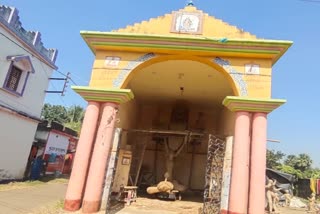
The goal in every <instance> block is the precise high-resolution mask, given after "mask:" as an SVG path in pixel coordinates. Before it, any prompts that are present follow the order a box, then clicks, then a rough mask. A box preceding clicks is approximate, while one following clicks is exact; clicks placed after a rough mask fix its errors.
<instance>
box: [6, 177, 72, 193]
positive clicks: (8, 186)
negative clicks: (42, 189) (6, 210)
mask: <svg viewBox="0 0 320 214" xmlns="http://www.w3.org/2000/svg"><path fill="white" fill-rule="evenodd" d="M46 183H68V179H67V178H52V177H44V178H41V180H37V181H23V182H10V183H8V184H0V191H8V190H14V189H24V188H31V187H36V186H40V185H43V184H46Z"/></svg>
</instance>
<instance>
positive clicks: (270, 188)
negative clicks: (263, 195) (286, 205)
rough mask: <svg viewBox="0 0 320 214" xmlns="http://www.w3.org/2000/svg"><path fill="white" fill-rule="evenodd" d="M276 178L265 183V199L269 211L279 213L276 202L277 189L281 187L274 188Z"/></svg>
mask: <svg viewBox="0 0 320 214" xmlns="http://www.w3.org/2000/svg"><path fill="white" fill-rule="evenodd" d="M276 183H277V181H276V180H271V179H269V180H268V184H267V185H266V191H267V200H268V207H269V213H279V211H278V207H277V204H278V202H279V196H278V193H277V192H278V191H279V190H280V189H281V188H279V189H277V188H276Z"/></svg>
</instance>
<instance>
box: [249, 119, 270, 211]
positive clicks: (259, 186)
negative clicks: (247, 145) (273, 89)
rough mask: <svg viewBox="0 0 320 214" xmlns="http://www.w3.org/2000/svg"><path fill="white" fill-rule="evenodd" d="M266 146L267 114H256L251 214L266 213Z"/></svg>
mask: <svg viewBox="0 0 320 214" xmlns="http://www.w3.org/2000/svg"><path fill="white" fill-rule="evenodd" d="M266 144H267V114H266V113H254V115H253V120H252V141H251V164H250V165H251V166H250V193H249V214H256V213H264V208H265V178H266V150H267V145H266Z"/></svg>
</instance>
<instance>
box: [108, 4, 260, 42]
mask: <svg viewBox="0 0 320 214" xmlns="http://www.w3.org/2000/svg"><path fill="white" fill-rule="evenodd" d="M179 11H183V12H200V13H203V11H201V10H197V8H196V7H185V8H184V9H181V10H179ZM173 13H174V12H173ZM173 17H174V15H173V14H172V13H171V14H165V15H163V16H159V17H157V18H151V19H149V20H147V21H142V22H141V23H135V24H134V25H128V26H127V27H125V28H121V29H118V30H115V31H114V32H119V33H139V34H160V35H171V36H177V37H179V36H185V35H186V34H183V33H173V32H171V27H172V20H173ZM202 29H203V30H202V33H201V35H197V34H189V36H191V37H199V36H200V37H201V36H205V37H218V38H219V37H228V38H246V39H255V38H256V36H255V35H252V34H250V33H248V32H245V31H243V30H242V29H239V28H237V27H235V26H231V25H229V24H228V23H226V22H224V21H222V20H220V19H217V18H215V17H213V16H209V15H208V14H207V13H203V27H202Z"/></svg>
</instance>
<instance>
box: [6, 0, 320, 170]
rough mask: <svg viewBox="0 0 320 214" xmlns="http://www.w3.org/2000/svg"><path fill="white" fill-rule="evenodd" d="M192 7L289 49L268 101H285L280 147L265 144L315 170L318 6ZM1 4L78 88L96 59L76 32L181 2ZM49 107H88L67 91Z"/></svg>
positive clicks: (319, 161)
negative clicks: (307, 161) (301, 157)
mask: <svg viewBox="0 0 320 214" xmlns="http://www.w3.org/2000/svg"><path fill="white" fill-rule="evenodd" d="M194 2H195V4H196V6H197V7H198V9H201V10H203V11H205V12H206V13H209V14H210V15H213V16H215V17H216V18H219V19H222V20H224V21H226V22H228V23H230V24H232V25H236V26H238V27H239V28H242V29H244V30H245V31H249V32H251V33H252V34H255V35H257V36H258V37H259V38H265V39H281V40H292V41H293V42H294V45H293V46H292V47H291V48H290V49H289V51H288V52H287V53H286V54H285V55H284V56H283V57H282V58H281V59H280V60H279V61H278V62H277V64H276V65H275V66H274V68H273V77H272V81H273V83H272V84H273V85H272V87H273V88H272V96H273V98H285V99H287V100H288V102H287V104H285V105H284V106H282V107H281V108H280V109H278V110H276V111H274V112H273V113H271V114H270V115H269V120H268V123H269V125H268V126H269V127H268V136H269V138H274V139H279V140H281V143H280V144H278V143H268V147H269V148H272V149H275V150H281V151H283V152H284V153H286V154H297V153H308V154H310V155H311V157H312V158H313V159H314V162H315V165H316V166H320V156H319V152H320V143H319V140H318V136H317V134H318V133H320V128H319V127H320V126H319V119H320V116H319V109H320V101H319V98H320V96H319V94H318V93H319V92H320V90H319V85H320V82H319V80H320V69H319V65H317V63H320V54H319V49H320V42H319V41H320V23H319V21H320V3H312V2H306V1H300V0H281V1H279V0H269V1H256V0H242V1H231V0H224V1H212V0H210V1H209V0H201V1H200V0H195V1H194ZM89 3H90V4H89ZM0 4H5V5H10V6H14V7H17V8H18V9H19V11H20V17H21V21H22V23H23V26H24V27H25V28H26V29H28V30H37V31H40V32H41V34H42V40H43V42H44V44H45V46H46V47H50V48H57V49H58V50H59V55H58V59H57V63H56V64H57V65H58V67H59V71H61V72H63V73H67V72H71V73H72V79H73V80H74V81H75V82H76V83H77V84H78V85H87V84H88V80H89V78H90V72H91V66H92V63H93V59H94V56H93V54H92V53H91V51H90V50H89V48H88V47H87V46H86V44H85V43H84V41H83V40H82V38H81V37H80V34H79V32H80V30H96V31H110V30H112V29H117V28H120V27H124V26H126V25H129V24H133V23H135V22H140V21H143V20H147V19H149V18H152V17H157V16H161V15H163V14H165V13H170V12H171V11H173V10H178V9H180V8H183V7H184V5H185V4H186V1H185V0H180V1H179V0H175V1H172V0H171V1H163V0H162V1H160V0H159V1H155V0H152V1H150V0H149V1H146V0H136V1H132V0H116V1H102V0H95V1H75V0H69V1H65V0H55V1H43V0H41V1H40V0H33V1H21V0H10V1H9V0H8V1H7V0H5V1H0ZM212 27H214V26H212ZM56 76H58V75H56ZM70 84H71V83H70ZM61 87H62V85H61V83H59V82H52V83H51V86H50V89H61ZM317 94H318V95H317ZM46 101H47V102H50V103H54V104H61V105H68V106H70V105H73V104H78V105H82V106H85V105H86V103H85V102H84V101H83V100H82V99H81V98H80V97H79V96H77V95H76V94H74V93H73V92H72V90H71V89H70V88H68V89H67V94H66V96H65V97H59V96H58V95H52V94H51V95H50V94H49V95H48V97H47V100H46Z"/></svg>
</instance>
